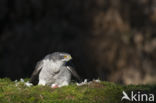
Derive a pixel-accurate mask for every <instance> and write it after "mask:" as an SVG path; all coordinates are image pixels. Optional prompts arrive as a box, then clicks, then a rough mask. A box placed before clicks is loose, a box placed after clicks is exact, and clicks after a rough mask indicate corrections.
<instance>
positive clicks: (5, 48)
mask: <svg viewBox="0 0 156 103" xmlns="http://www.w3.org/2000/svg"><path fill="white" fill-rule="evenodd" d="M55 51H61V52H68V53H70V54H71V55H72V56H73V62H74V65H75V67H76V70H77V72H78V73H79V74H80V76H81V77H82V78H87V79H90V80H91V79H93V78H99V79H101V80H105V81H112V82H117V83H123V84H147V83H156V0H0V78H3V77H9V78H11V79H12V80H15V79H19V78H25V77H30V76H31V73H32V72H33V70H34V68H35V65H36V63H37V61H39V60H41V59H42V58H43V57H44V56H45V55H47V54H48V53H52V52H55Z"/></svg>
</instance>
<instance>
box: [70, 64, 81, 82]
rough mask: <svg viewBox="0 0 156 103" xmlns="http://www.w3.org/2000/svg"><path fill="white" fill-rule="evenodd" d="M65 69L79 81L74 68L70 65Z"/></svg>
mask: <svg viewBox="0 0 156 103" xmlns="http://www.w3.org/2000/svg"><path fill="white" fill-rule="evenodd" d="M67 69H68V70H69V71H70V72H71V74H72V75H73V76H74V77H75V78H76V79H78V80H79V82H80V81H81V78H80V76H79V75H78V74H77V72H76V71H75V69H74V68H73V67H72V66H67Z"/></svg>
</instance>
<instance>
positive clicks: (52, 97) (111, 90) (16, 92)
mask: <svg viewBox="0 0 156 103" xmlns="http://www.w3.org/2000/svg"><path fill="white" fill-rule="evenodd" d="M27 80H28V79H27ZM16 84H18V85H16ZM123 90H124V91H129V90H146V91H154V90H156V85H127V86H126V85H120V84H115V83H111V82H104V81H103V82H100V83H97V82H93V83H91V84H88V85H83V86H76V84H74V83H72V84H70V85H69V86H65V87H62V88H56V89H52V88H50V87H48V86H32V87H27V86H25V85H24V83H22V82H16V83H15V82H13V81H11V80H9V79H7V78H4V79H0V103H120V102H121V101H120V99H121V97H122V91H123Z"/></svg>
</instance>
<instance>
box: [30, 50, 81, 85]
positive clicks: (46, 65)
mask: <svg viewBox="0 0 156 103" xmlns="http://www.w3.org/2000/svg"><path fill="white" fill-rule="evenodd" d="M71 59H72V57H71V55H70V54H68V53H64V52H54V53H52V54H48V55H47V56H45V57H44V58H43V59H42V60H41V61H39V62H38V63H37V65H36V67H35V70H34V72H33V73H32V76H31V78H30V83H32V84H34V85H36V84H38V85H48V86H51V87H62V86H66V85H68V84H69V83H70V81H71V75H73V76H74V77H75V78H77V79H78V80H80V76H79V75H78V74H77V72H76V71H75V69H74V68H73V67H72V66H70V65H67V63H68V62H69V61H71Z"/></svg>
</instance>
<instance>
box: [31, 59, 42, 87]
mask: <svg viewBox="0 0 156 103" xmlns="http://www.w3.org/2000/svg"><path fill="white" fill-rule="evenodd" d="M42 67H43V62H42V61H39V62H38V63H37V65H36V67H35V70H34V72H33V73H32V75H31V78H30V81H29V82H30V83H33V84H34V85H37V83H38V81H39V73H40V71H41V70H42Z"/></svg>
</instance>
